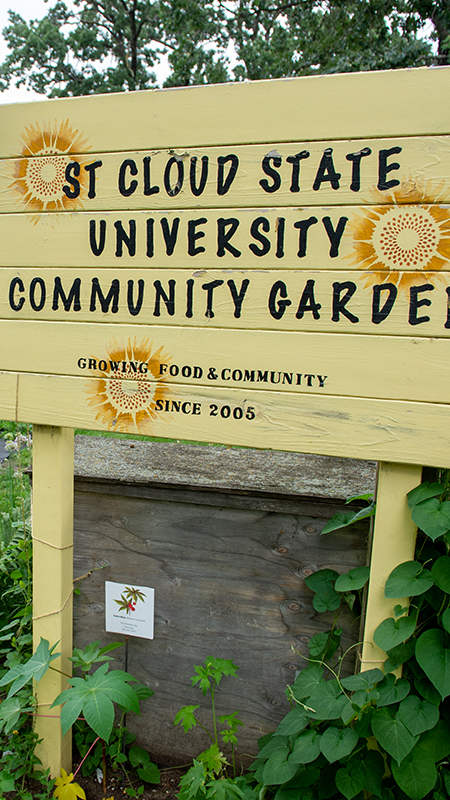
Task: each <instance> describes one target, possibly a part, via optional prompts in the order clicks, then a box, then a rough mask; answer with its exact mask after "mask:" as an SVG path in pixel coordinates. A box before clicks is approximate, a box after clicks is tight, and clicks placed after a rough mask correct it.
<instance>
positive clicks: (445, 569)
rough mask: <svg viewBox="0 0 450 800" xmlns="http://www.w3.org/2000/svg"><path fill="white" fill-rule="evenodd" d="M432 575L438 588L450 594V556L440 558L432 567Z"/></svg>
mask: <svg viewBox="0 0 450 800" xmlns="http://www.w3.org/2000/svg"><path fill="white" fill-rule="evenodd" d="M431 574H432V576H433V578H434V582H435V584H436V586H438V587H439V589H442V591H443V592H446V594H450V558H449V557H448V556H441V557H440V558H438V559H437V561H435V562H434V564H433V566H432V567H431Z"/></svg>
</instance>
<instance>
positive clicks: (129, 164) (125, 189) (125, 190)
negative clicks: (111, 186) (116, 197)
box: [118, 158, 138, 197]
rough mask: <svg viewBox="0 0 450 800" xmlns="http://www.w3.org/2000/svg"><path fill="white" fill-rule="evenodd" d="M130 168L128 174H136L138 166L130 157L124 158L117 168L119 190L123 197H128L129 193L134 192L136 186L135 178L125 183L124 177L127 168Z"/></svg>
mask: <svg viewBox="0 0 450 800" xmlns="http://www.w3.org/2000/svg"><path fill="white" fill-rule="evenodd" d="M128 169H129V170H130V175H137V174H138V168H137V166H136V162H135V161H133V159H132V158H126V159H125V161H123V162H122V164H121V165H120V169H119V181H118V184H119V192H120V194H121V195H123V197H130V195H132V194H134V192H135V191H136V189H137V187H138V182H137V180H132V181H130V183H129V185H128V186H126V185H125V177H126V172H127V170H128Z"/></svg>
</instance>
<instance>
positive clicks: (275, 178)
mask: <svg viewBox="0 0 450 800" xmlns="http://www.w3.org/2000/svg"><path fill="white" fill-rule="evenodd" d="M271 161H273V167H281V161H282V158H281V156H279V155H267V156H264V158H263V160H262V168H263V172H265V174H266V175H268V176H269V178H272V183H269V181H268V180H267V178H261V180H260V182H259V185H260V186H261V187H262V188H263V189H264V191H265V192H268V193H269V194H272V193H273V192H277V191H278V189H279V188H280V186H281V175H280V173H279V172H277V170H276V169H274V168H273V167H272V166H271V164H270V162H271Z"/></svg>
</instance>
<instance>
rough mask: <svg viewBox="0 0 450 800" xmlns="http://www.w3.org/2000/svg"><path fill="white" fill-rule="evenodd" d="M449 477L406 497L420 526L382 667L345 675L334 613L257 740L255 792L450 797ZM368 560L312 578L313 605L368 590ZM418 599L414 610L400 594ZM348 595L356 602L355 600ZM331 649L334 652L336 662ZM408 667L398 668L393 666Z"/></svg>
mask: <svg viewBox="0 0 450 800" xmlns="http://www.w3.org/2000/svg"><path fill="white" fill-rule="evenodd" d="M447 496H448V480H447V476H445V480H444V482H443V483H434V484H429V483H424V484H422V485H421V486H419V487H417V488H416V489H414V490H413V491H412V492H410V493H409V495H408V503H409V507H410V508H411V511H412V517H413V519H414V521H415V522H416V523H417V524H418V525H419V526H420V529H421V531H422V533H420V534H419V537H418V543H417V554H416V558H415V560H414V561H410V562H406V563H404V564H401V565H399V566H398V567H396V568H395V569H394V570H393V571H392V573H391V574H390V576H389V578H388V580H387V582H386V586H385V594H386V597H389V598H393V599H397V598H398V600H399V603H398V604H397V605H396V606H395V609H394V614H393V616H392V617H389V618H388V619H386V620H384V621H383V622H382V623H381V624H380V625H379V626H378V628H377V629H376V631H375V634H374V640H375V642H376V644H378V645H379V646H380V647H381V648H383V649H384V650H385V651H386V653H387V659H386V661H385V663H384V670H381V669H370V670H367V671H365V672H362V673H360V674H356V675H350V676H347V677H342V666H343V661H344V658H345V656H346V654H343V653H342V651H340V652H341V654H340V655H339V656H338V657H337V658H336V655H337V651H338V649H340V629H338V628H337V625H336V616H335V623H334V625H333V627H332V629H331V630H330V631H328V632H327V634H326V636H324V635H323V634H318V635H316V637H312V639H311V640H310V643H309V646H310V658H309V663H308V666H307V667H306V668H305V669H304V670H302V671H301V672H300V673H299V674H298V676H297V677H296V679H295V681H294V683H293V685H292V686H290V687H288V690H287V691H288V697H289V700H290V704H291V710H290V711H289V713H288V714H287V716H286V717H285V718H284V719H283V720H282V721H281V723H280V724H279V726H278V728H277V730H276V731H275V732H274V733H272V734H269V735H268V736H265V737H263V738H262V739H260V741H259V745H260V752H259V754H258V757H257V758H256V760H255V762H254V764H253V765H252V768H251V773H253V782H252V784H251V786H252V788H253V790H254V791H256V792H258V793H259V796H260V797H262V796H264V795H265V796H266V797H268V798H270V797H273V798H274V799H275V800H316V799H317V798H318V799H319V800H328V798H330V800H331V798H342V797H345V798H346V799H347V800H352V799H353V798H357V800H362V798H369V797H375V798H381V799H382V800H393V799H394V798H410V800H422V798H427V800H428V798H429V799H430V800H431V799H432V800H445V798H447V797H449V796H450V764H449V754H450V718H449V712H448V701H447V698H448V697H449V696H450V501H449V500H448V499H447ZM367 578H368V571H367V570H366V568H358V569H356V570H350V572H349V573H347V574H346V575H341V576H339V575H338V574H337V573H336V572H334V571H333V570H320V571H318V572H316V573H314V574H313V575H311V576H310V577H309V578H307V579H306V583H307V585H308V587H309V588H310V589H311V590H312V591H313V592H314V599H313V604H314V607H315V608H316V610H318V611H319V612H322V611H334V612H335V613H336V612H337V610H338V609H339V607H340V605H341V603H342V601H343V600H344V602H345V601H346V602H348V599H349V597H348V596H349V594H350V595H355V594H358V593H360V592H361V591H362V590H363V587H364V584H365V582H366V580H367ZM408 597H409V598H411V604H410V606H409V608H408V606H407V605H405V604H404V599H405V598H408ZM350 605H351V603H350ZM333 658H335V660H334V661H333ZM399 667H402V670H403V674H402V677H397V675H396V674H395V671H396V670H398V668H399Z"/></svg>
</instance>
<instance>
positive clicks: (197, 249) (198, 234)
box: [188, 217, 208, 256]
mask: <svg viewBox="0 0 450 800" xmlns="http://www.w3.org/2000/svg"><path fill="white" fill-rule="evenodd" d="M206 222H208V220H207V219H206V217H200V218H199V219H190V220H189V221H188V254H189V255H190V256H197V255H198V254H199V253H204V252H205V249H206V248H205V247H203V245H198V246H197V245H196V244H195V243H196V241H197V239H203V237H204V235H205V231H197V230H196V228H197V226H198V225H205V223H206Z"/></svg>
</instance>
